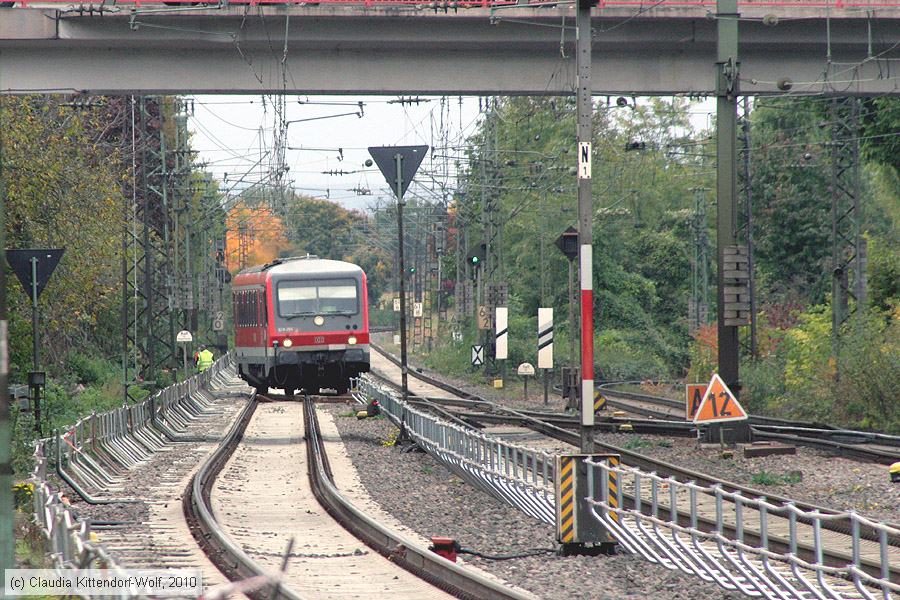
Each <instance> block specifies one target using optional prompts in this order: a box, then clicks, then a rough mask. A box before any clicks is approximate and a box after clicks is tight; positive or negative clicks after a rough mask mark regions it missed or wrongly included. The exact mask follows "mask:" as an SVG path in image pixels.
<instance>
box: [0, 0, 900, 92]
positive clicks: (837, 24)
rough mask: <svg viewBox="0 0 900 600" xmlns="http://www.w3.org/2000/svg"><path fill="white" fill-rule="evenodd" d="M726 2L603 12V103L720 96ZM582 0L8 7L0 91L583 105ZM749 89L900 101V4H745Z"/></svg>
mask: <svg viewBox="0 0 900 600" xmlns="http://www.w3.org/2000/svg"><path fill="white" fill-rule="evenodd" d="M715 11H716V8H715V3H714V2H705V1H698V2H695V1H690V0H689V1H684V0H682V1H673V0H659V1H657V2H650V3H646V2H645V3H639V2H632V1H631V0H620V1H612V2H605V3H603V4H602V6H601V7H599V8H595V9H594V10H593V17H592V26H593V56H594V59H593V61H594V62H593V88H594V92H595V93H596V94H623V95H628V94H636V95H645V94H675V93H686V94H697V95H703V94H712V93H713V92H714V90H715V77H716V69H715V68H714V63H715V56H716V22H717V19H718V18H735V17H733V16H726V15H723V16H720V17H719V16H717V15H716V14H715ZM574 13H575V10H574V8H573V6H572V4H571V3H567V4H564V3H559V4H557V3H552V4H530V5H529V4H524V5H523V4H504V5H496V4H495V5H493V6H489V5H487V3H469V4H466V3H463V2H441V3H436V4H407V3H403V2H396V1H395V2H379V1H377V0H376V1H372V0H370V1H369V2H363V1H360V2H358V3H351V2H335V1H334V0H326V1H325V2H321V3H316V4H286V3H285V4H275V5H269V4H266V5H257V4H233V3H232V4H227V5H223V6H221V7H210V6H191V5H187V4H185V5H181V6H178V7H172V6H164V5H162V4H148V3H146V2H143V3H142V2H134V1H133V0H132V2H126V3H122V2H118V3H116V4H114V5H112V6H102V8H101V5H100V4H93V5H88V4H81V5H79V4H72V3H71V2H66V3H62V2H60V3H56V2H49V3H48V2H46V1H45V2H42V3H40V4H31V5H28V6H21V5H17V6H16V7H14V8H0V91H2V92H5V93H26V92H29V91H60V92H71V91H76V90H77V91H85V92H90V93H111V94H122V93H133V92H136V91H138V92H141V93H186V92H191V93H201V94H202V93H260V92H263V91H265V92H278V91H284V92H287V93H302V94H315V93H346V94H454V95H455V94H499V95H505V94H570V93H572V91H573V90H574V87H575V61H574V58H573V53H574V28H573V25H574ZM737 18H739V19H740V24H739V30H740V49H739V56H740V61H741V82H740V89H741V93H744V94H766V93H777V92H780V91H781V90H779V82H782V88H784V87H788V86H787V85H785V83H784V82H787V81H790V82H791V84H790V90H791V91H792V92H794V93H799V94H806V93H815V94H819V93H825V94H834V95H872V94H895V93H898V90H900V86H898V74H900V62H898V60H900V0H888V1H887V2H866V3H850V2H836V1H834V0H830V1H829V2H827V3H824V2H799V1H790V2H746V3H742V4H740V6H739V17H737Z"/></svg>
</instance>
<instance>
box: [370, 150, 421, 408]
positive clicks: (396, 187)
mask: <svg viewBox="0 0 900 600" xmlns="http://www.w3.org/2000/svg"><path fill="white" fill-rule="evenodd" d="M427 152H428V146H370V147H369V154H370V155H371V156H372V159H373V160H374V161H375V164H376V165H378V169H379V170H380V171H381V174H382V175H384V179H385V181H387V183H388V185H389V186H391V191H393V192H394V195H395V196H396V197H397V239H398V244H397V278H398V279H399V285H400V290H399V292H400V376H401V382H402V383H401V385H402V388H403V400H404V401H406V399H407V398H408V397H409V386H408V382H407V376H408V372H409V367H408V366H407V364H406V293H405V289H404V287H405V286H404V283H403V270H404V269H403V204H404V203H403V195H404V194H405V193H406V189H407V188H408V187H409V184H410V183H412V180H413V177H415V175H416V171H418V170H419V165H421V164H422V160H423V159H424V158H425V153H427Z"/></svg>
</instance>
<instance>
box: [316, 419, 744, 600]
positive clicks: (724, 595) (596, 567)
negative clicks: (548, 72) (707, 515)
mask: <svg viewBox="0 0 900 600" xmlns="http://www.w3.org/2000/svg"><path fill="white" fill-rule="evenodd" d="M326 410H329V411H331V412H332V414H334V415H335V421H336V422H337V427H338V430H339V431H340V433H341V436H342V438H343V440H344V443H345V445H346V447H347V452H348V454H349V456H350V458H351V460H352V461H353V464H354V465H355V467H356V469H357V471H358V472H359V476H360V479H361V481H362V483H363V485H364V486H365V487H366V489H367V490H368V492H369V494H370V495H371V497H372V499H373V500H374V501H375V502H377V503H378V504H379V505H380V506H381V507H382V508H383V509H384V510H385V511H387V512H389V513H391V514H392V515H393V516H394V517H396V518H397V519H398V520H399V521H400V522H402V523H404V524H405V525H406V526H408V527H410V528H411V529H413V530H415V531H416V532H418V533H419V534H421V535H423V536H426V537H429V536H432V535H446V536H450V537H453V538H455V539H456V540H458V541H459V543H460V544H462V546H463V547H466V548H472V549H474V550H478V551H480V552H483V553H487V554H506V553H516V552H522V551H525V550H530V549H535V548H547V549H551V548H554V547H555V539H554V528H553V527H551V526H548V525H545V524H543V523H541V522H539V521H536V520H534V519H532V518H530V517H527V516H525V515H524V514H522V513H520V512H519V511H517V510H516V509H514V508H512V507H510V506H507V505H506V504H503V503H501V502H499V501H497V500H496V499H494V498H493V497H491V496H489V495H487V494H485V493H483V492H481V491H480V490H477V489H475V488H473V487H472V486H469V485H468V484H466V483H465V482H464V481H462V480H461V479H460V478H459V477H457V476H456V475H455V474H453V473H451V472H450V471H448V470H447V469H445V468H444V467H443V466H442V465H440V463H437V462H436V461H434V460H433V459H432V458H431V457H430V456H429V455H427V454H424V453H418V452H406V453H404V452H401V451H400V448H398V447H393V446H385V445H383V442H384V441H385V440H387V439H389V438H390V437H391V435H392V434H393V433H395V432H396V428H394V427H393V426H392V425H391V424H390V422H388V421H387V420H386V419H383V418H379V419H366V420H361V421H358V420H356V419H354V418H348V417H346V416H344V415H346V414H347V411H346V408H345V407H336V406H330V407H327V408H326ZM464 559H465V560H466V561H467V562H470V563H472V564H475V565H477V566H478V567H480V568H482V569H484V570H486V571H489V572H491V573H494V574H495V575H497V576H499V577H502V578H503V579H505V580H507V581H509V582H510V583H513V584H515V585H518V586H520V587H522V588H524V589H527V590H529V591H531V592H532V593H534V594H537V595H539V596H541V597H544V598H554V599H556V598H572V599H575V598H578V599H588V598H591V599H597V598H605V599H618V598H644V597H652V598H654V599H661V600H669V599H671V600H675V599H681V600H685V599H688V598H704V599H713V600H718V599H723V600H724V599H728V600H736V599H737V598H742V597H743V596H742V595H741V594H737V593H733V592H726V591H725V590H723V589H721V588H719V587H718V586H715V585H713V584H709V583H705V582H703V581H702V580H700V579H699V578H694V577H689V576H687V575H684V574H681V573H678V572H675V571H670V570H668V569H666V568H664V567H661V566H658V565H653V564H651V563H648V562H646V561H644V560H642V559H640V558H637V557H635V556H630V555H617V556H598V557H580V556H576V557H559V556H556V555H555V554H549V553H548V554H544V555H541V556H531V557H526V558H516V559H512V560H504V561H492V560H485V559H481V558H476V557H472V556H465V557H464Z"/></svg>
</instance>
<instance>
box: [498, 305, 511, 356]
mask: <svg viewBox="0 0 900 600" xmlns="http://www.w3.org/2000/svg"><path fill="white" fill-rule="evenodd" d="M508 320H509V309H507V307H505V306H498V307H497V308H496V309H494V323H495V325H494V340H495V342H496V343H495V345H494V358H496V359H497V360H504V359H506V358H507V357H508V355H509V353H508V344H507V340H508V337H509V323H508Z"/></svg>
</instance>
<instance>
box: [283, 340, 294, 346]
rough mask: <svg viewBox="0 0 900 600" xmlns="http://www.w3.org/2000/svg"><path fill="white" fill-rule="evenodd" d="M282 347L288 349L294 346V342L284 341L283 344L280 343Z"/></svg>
mask: <svg viewBox="0 0 900 600" xmlns="http://www.w3.org/2000/svg"><path fill="white" fill-rule="evenodd" d="M282 345H283V346H284V347H285V348H290V347H291V346H293V345H294V342H292V341H291V340H284V342H282Z"/></svg>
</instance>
